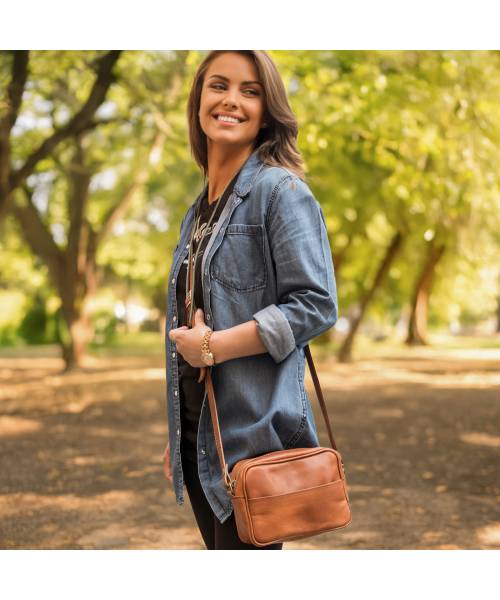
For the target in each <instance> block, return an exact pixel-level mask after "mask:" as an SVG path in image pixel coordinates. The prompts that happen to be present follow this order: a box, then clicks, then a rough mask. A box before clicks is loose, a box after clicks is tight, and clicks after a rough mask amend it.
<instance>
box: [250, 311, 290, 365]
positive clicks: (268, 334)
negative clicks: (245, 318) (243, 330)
mask: <svg viewBox="0 0 500 600" xmlns="http://www.w3.org/2000/svg"><path fill="white" fill-rule="evenodd" d="M252 317H253V318H254V319H255V321H256V322H257V331H258V332H259V335H260V337H261V339H262V342H263V344H264V346H265V347H266V348H267V350H268V351H269V354H270V355H271V356H272V357H273V359H274V361H275V362H277V363H280V362H281V361H282V360H284V359H285V358H286V357H287V356H288V355H289V354H290V352H292V350H293V349H294V348H295V346H296V344H295V338H294V336H293V331H292V328H291V327H290V323H289V322H288V319H287V318H286V317H285V315H284V314H283V312H282V311H281V310H280V309H279V308H278V307H277V306H276V304H269V306H266V307H265V308H263V309H262V310H259V311H257V312H256V313H254V314H253V315H252Z"/></svg>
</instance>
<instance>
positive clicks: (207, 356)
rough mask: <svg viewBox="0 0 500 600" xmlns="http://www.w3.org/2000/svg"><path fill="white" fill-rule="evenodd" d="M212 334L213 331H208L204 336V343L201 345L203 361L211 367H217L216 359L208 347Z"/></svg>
mask: <svg viewBox="0 0 500 600" xmlns="http://www.w3.org/2000/svg"><path fill="white" fill-rule="evenodd" d="M212 333H213V330H212V329H207V330H206V331H205V333H204V334H203V341H202V343H201V360H202V361H203V362H204V363H205V364H206V365H208V366H209V367H211V366H212V365H215V357H214V355H213V353H212V352H211V351H210V348H209V346H208V342H209V340H210V336H211V335H212Z"/></svg>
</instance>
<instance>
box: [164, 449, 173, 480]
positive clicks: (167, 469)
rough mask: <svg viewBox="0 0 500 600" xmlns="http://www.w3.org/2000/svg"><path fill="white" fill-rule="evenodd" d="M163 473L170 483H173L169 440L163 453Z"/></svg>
mask: <svg viewBox="0 0 500 600" xmlns="http://www.w3.org/2000/svg"><path fill="white" fill-rule="evenodd" d="M163 473H164V475H165V477H166V478H167V480H168V481H170V483H172V472H171V471H170V444H169V442H167V447H166V448H165V452H164V453H163Z"/></svg>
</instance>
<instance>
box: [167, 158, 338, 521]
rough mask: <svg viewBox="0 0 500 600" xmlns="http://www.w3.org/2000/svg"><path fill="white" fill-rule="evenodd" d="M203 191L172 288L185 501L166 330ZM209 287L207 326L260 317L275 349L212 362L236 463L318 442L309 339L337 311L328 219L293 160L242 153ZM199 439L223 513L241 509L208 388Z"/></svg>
mask: <svg viewBox="0 0 500 600" xmlns="http://www.w3.org/2000/svg"><path fill="white" fill-rule="evenodd" d="M205 189H206V188H205ZM204 191H205V190H204ZM204 191H203V192H204ZM203 192H202V194H203ZM202 194H200V196H198V198H197V200H196V201H195V202H194V203H193V204H192V205H191V206H190V208H189V209H188V211H187V213H186V215H185V217H184V219H183V221H182V224H181V231H180V239H179V243H178V244H177V247H176V249H175V251H174V256H173V261H172V267H171V270H170V274H169V278H168V291H167V314H166V337H165V343H166V379H167V417H168V425H169V428H168V429H169V441H170V467H171V472H172V476H173V486H174V490H175V498H176V502H177V504H179V505H182V504H183V503H184V496H183V488H184V480H183V471H182V463H181V456H180V440H181V420H180V406H179V377H178V369H177V350H176V345H175V343H174V342H172V341H171V340H170V338H169V336H168V333H169V332H170V330H171V329H174V328H176V327H177V326H178V325H177V320H178V315H177V306H176V294H175V285H176V280H177V276H178V273H179V270H180V267H181V264H182V261H183V260H184V259H185V258H186V256H187V253H188V242H189V233H190V230H191V225H192V221H193V215H194V211H195V207H196V204H197V202H198V201H199V200H200V198H201V197H202ZM202 288H203V299H204V306H205V323H206V324H207V325H208V326H209V327H211V328H212V329H213V330H214V331H217V330H221V329H228V328H229V327H234V326H235V325H239V324H241V323H244V322H246V321H249V320H251V319H254V320H255V321H256V324H257V331H258V334H259V335H260V337H261V339H262V342H263V344H264V346H265V347H266V349H267V352H264V353H261V354H255V355H252V356H245V357H239V358H235V359H232V360H228V361H225V362H222V363H220V364H216V365H214V366H213V367H212V371H211V372H212V381H213V385H214V391H215V400H216V403H217V412H218V417H219V424H220V430H221V437H222V443H223V448H224V454H225V459H226V462H227V463H228V467H229V471H231V469H232V468H233V466H234V465H235V464H236V463H237V462H238V461H239V460H242V459H244V458H251V457H255V456H258V455H260V454H264V453H267V452H272V451H274V450H284V449H289V448H306V447H317V446H319V441H318V435H317V429H316V424H315V422H314V417H313V413H312V409H311V404H310V400H309V398H308V395H307V394H306V391H305V389H304V369H305V362H306V361H305V355H304V350H303V347H304V346H305V345H306V344H307V343H308V342H309V341H310V340H312V339H313V338H314V337H316V336H318V335H319V334H321V333H323V332H324V331H326V330H328V329H329V328H330V327H332V326H333V325H334V324H335V322H336V320H337V314H338V311H337V290H336V284H335V276H334V269H333V263H332V254H331V249H330V246H329V242H328V236H327V231H326V224H325V218H324V214H323V211H322V209H321V206H320V204H319V202H318V201H317V200H316V199H315V198H314V196H313V194H312V193H311V191H310V189H309V187H308V185H307V184H306V183H305V182H303V181H302V180H301V179H300V178H299V177H298V176H297V175H295V174H294V173H292V172H291V171H289V170H288V169H286V168H284V167H274V166H269V165H266V164H264V163H263V162H262V161H261V160H260V159H259V158H258V156H257V151H256V150H254V151H253V153H252V154H251V155H250V156H249V157H248V159H247V160H246V162H245V163H244V165H243V167H242V169H241V171H240V174H239V176H238V179H237V181H236V183H235V186H234V189H233V192H232V194H231V195H230V197H229V198H228V200H227V202H226V205H225V207H224V210H223V211H222V213H221V215H220V218H219V220H218V222H217V225H216V227H215V229H214V230H213V232H212V234H211V237H210V239H209V242H208V245H207V248H206V251H205V254H204V257H203V261H202ZM215 358H216V360H217V357H215ZM315 401H317V400H315ZM197 445H198V473H199V478H200V482H201V485H202V487H203V490H204V492H205V495H206V498H207V500H208V502H209V504H210V506H211V507H212V509H213V512H214V514H215V515H216V517H217V518H218V519H219V521H220V522H221V523H223V522H224V521H225V520H226V519H227V518H228V517H229V516H230V515H231V513H232V511H233V508H232V503H231V498H230V496H229V494H228V492H227V491H226V488H225V487H224V481H223V476H222V472H221V469H220V464H219V458H218V455H217V449H216V445H215V437H214V431H213V426H212V421H211V417H210V408H209V405H208V396H207V393H206V392H205V396H204V399H203V404H202V408H201V415H200V421H199V427H198V439H197Z"/></svg>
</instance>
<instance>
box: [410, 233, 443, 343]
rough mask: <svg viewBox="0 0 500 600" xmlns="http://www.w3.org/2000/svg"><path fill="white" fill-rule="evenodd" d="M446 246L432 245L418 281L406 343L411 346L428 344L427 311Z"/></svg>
mask: <svg viewBox="0 0 500 600" xmlns="http://www.w3.org/2000/svg"><path fill="white" fill-rule="evenodd" d="M445 249H446V246H445V245H444V244H439V245H436V244H434V243H433V244H431V246H430V248H429V251H428V253H427V256H426V258H425V262H424V264H423V268H422V271H421V273H420V276H419V277H418V279H417V282H416V285H415V290H414V293H413V299H412V305H411V314H410V321H409V323H408V335H407V338H406V341H405V343H406V344H408V345H409V346H418V345H426V344H427V340H426V338H427V311H428V307H429V296H430V293H431V289H432V284H433V281H434V273H435V269H436V265H437V264H438V262H439V261H440V260H441V258H442V257H443V254H444V251H445Z"/></svg>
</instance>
